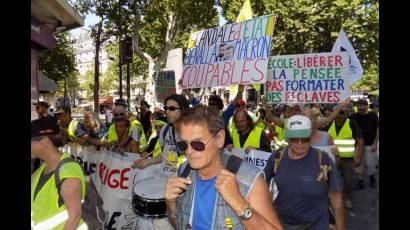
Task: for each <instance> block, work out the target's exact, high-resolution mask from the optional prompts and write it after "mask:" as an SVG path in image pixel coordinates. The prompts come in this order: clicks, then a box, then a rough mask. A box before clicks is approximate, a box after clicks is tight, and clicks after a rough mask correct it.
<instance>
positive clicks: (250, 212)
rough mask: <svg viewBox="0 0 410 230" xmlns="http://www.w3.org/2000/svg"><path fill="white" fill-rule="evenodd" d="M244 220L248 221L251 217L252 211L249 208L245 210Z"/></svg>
mask: <svg viewBox="0 0 410 230" xmlns="http://www.w3.org/2000/svg"><path fill="white" fill-rule="evenodd" d="M244 214H245V215H244V216H245V219H249V218H251V217H252V210H251V209H250V208H247V209H245V213H244Z"/></svg>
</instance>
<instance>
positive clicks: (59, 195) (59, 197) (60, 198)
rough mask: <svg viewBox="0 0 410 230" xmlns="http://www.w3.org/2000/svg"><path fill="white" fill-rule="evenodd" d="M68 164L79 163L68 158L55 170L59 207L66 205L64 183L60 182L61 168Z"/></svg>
mask: <svg viewBox="0 0 410 230" xmlns="http://www.w3.org/2000/svg"><path fill="white" fill-rule="evenodd" d="M68 162H75V163H77V161H76V160H74V159H73V158H71V157H66V158H64V159H62V160H61V161H60V162H59V163H58V165H57V167H56V169H55V170H54V181H55V184H56V187H57V193H58V207H61V206H62V205H63V204H64V200H63V196H62V195H61V184H62V183H61V180H60V168H61V166H63V165H64V164H65V163H68ZM81 169H83V167H81ZM83 171H84V169H83ZM84 175H85V174H84Z"/></svg>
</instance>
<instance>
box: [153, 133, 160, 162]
mask: <svg viewBox="0 0 410 230" xmlns="http://www.w3.org/2000/svg"><path fill="white" fill-rule="evenodd" d="M159 155H161V144H160V143H159V138H158V139H157V142H156V143H155V147H154V151H153V153H152V158H155V157H157V156H159Z"/></svg>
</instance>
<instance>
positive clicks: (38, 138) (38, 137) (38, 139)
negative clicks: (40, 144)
mask: <svg viewBox="0 0 410 230" xmlns="http://www.w3.org/2000/svg"><path fill="white" fill-rule="evenodd" d="M42 139H43V136H37V137H32V138H31V141H41V140H42Z"/></svg>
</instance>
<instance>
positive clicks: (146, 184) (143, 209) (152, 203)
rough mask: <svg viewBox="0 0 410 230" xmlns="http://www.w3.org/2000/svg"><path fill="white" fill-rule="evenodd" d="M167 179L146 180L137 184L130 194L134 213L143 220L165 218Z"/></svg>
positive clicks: (154, 178)
mask: <svg viewBox="0 0 410 230" xmlns="http://www.w3.org/2000/svg"><path fill="white" fill-rule="evenodd" d="M166 182H167V177H153V178H147V179H144V180H141V181H139V182H137V183H136V184H135V186H134V189H133V193H132V207H133V210H134V212H135V213H136V214H137V215H138V216H140V217H142V218H145V219H161V218H165V217H167V212H166V204H165V197H164V194H165V185H166Z"/></svg>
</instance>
